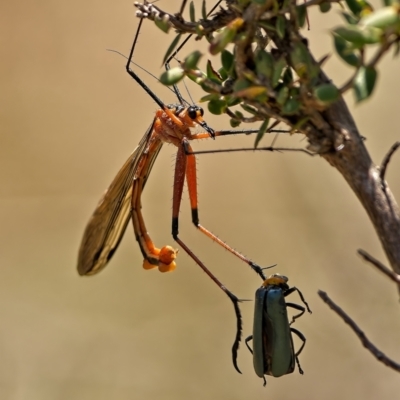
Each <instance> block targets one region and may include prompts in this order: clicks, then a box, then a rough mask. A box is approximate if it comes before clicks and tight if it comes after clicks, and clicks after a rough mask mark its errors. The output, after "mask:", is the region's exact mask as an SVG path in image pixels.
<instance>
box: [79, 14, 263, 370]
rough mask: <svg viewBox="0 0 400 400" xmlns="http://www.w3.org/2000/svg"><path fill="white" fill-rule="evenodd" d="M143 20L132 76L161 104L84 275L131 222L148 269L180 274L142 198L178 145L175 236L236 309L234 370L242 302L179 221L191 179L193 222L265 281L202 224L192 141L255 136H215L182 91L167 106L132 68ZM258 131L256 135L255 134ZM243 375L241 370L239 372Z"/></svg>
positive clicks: (100, 213) (92, 240)
mask: <svg viewBox="0 0 400 400" xmlns="http://www.w3.org/2000/svg"><path fill="white" fill-rule="evenodd" d="M142 21H143V20H142V19H141V20H140V23H139V27H138V29H137V32H136V35H135V38H134V41H133V45H132V48H131V51H130V55H129V57H128V62H127V65H126V69H127V72H128V73H129V75H130V76H131V77H132V78H133V79H135V80H136V82H138V83H139V85H140V86H141V87H142V88H143V89H144V90H145V91H146V92H147V93H148V94H149V95H150V96H151V97H152V99H153V100H154V101H155V102H156V103H157V104H158V105H159V107H160V109H159V110H158V111H157V112H156V115H155V117H154V120H153V122H152V124H151V125H150V127H149V129H148V130H147V132H146V133H145V134H144V136H143V138H142V139H141V141H140V143H139V145H138V146H137V147H136V149H135V150H134V151H133V153H132V154H131V155H130V156H129V158H128V160H127V161H126V162H125V164H124V165H123V166H122V168H121V169H120V171H119V172H118V174H117V176H116V177H115V178H114V180H113V181H112V183H111V185H110V187H109V188H108V189H107V191H106V192H105V193H104V195H103V197H102V198H101V199H100V202H99V204H98V205H97V207H96V209H95V211H94V213H93V215H92V217H91V219H90V221H89V223H88V225H87V226H86V229H85V232H84V235H83V238H82V242H81V246H80V249H79V257H78V272H79V274H80V275H93V274H95V273H97V272H99V271H100V270H101V269H103V268H104V267H105V266H106V264H107V262H108V261H109V260H110V259H111V257H112V255H113V254H114V252H115V251H116V249H117V247H118V244H119V242H120V241H121V239H122V236H123V234H124V232H125V229H126V227H127V224H128V222H129V220H130V219H132V222H133V228H134V231H135V236H136V240H137V241H138V243H139V247H140V249H141V252H142V254H143V257H144V262H143V267H144V268H145V269H151V268H158V269H159V270H160V271H161V272H167V271H172V270H174V269H175V267H176V264H175V259H176V255H177V250H176V249H174V248H172V247H171V246H164V247H162V248H161V249H160V248H157V247H156V246H155V245H154V243H153V241H152V240H151V238H150V236H149V234H148V232H147V230H146V226H145V222H144V219H143V215H142V211H141V194H142V191H143V189H144V186H145V184H146V182H147V179H148V177H149V174H150V172H151V169H152V167H153V164H154V162H155V160H156V158H157V155H158V153H159V151H160V150H161V147H162V145H163V143H172V144H174V145H175V146H177V148H178V151H177V157H176V165H175V177H174V185H173V207H172V236H173V238H174V240H175V241H176V242H177V243H178V244H179V245H180V247H182V248H183V249H184V250H185V252H186V253H187V254H188V255H189V256H190V257H191V258H192V259H193V260H194V261H195V262H196V264H197V265H199V266H200V268H202V270H203V271H204V272H205V273H206V274H207V275H208V276H209V277H210V278H211V279H212V280H213V281H214V282H215V283H216V284H217V285H218V286H219V287H220V289H222V290H223V291H224V292H225V294H226V295H228V297H229V298H230V300H231V301H232V303H233V305H234V309H235V314H236V318H237V332H236V337H235V341H234V344H233V347H232V354H233V360H234V366H235V368H236V369H237V370H238V371H239V369H238V367H237V365H236V361H235V360H236V355H237V349H238V347H239V342H240V338H241V330H242V323H241V314H240V309H239V302H240V300H239V299H238V298H237V297H236V296H235V295H234V294H233V293H232V292H230V291H229V290H228V289H227V288H226V287H225V286H224V285H223V284H222V283H221V282H220V281H219V280H218V279H217V278H216V277H215V276H214V275H213V274H212V273H211V271H209V269H208V268H207V267H206V266H205V265H204V264H203V262H202V261H201V260H200V259H199V258H198V257H197V256H196V255H195V254H194V253H193V252H192V250H191V249H190V248H189V247H188V246H187V245H186V244H185V243H184V242H183V241H182V240H181V239H180V237H179V236H178V234H179V229H178V216H179V209H180V204H181V198H182V190H183V186H184V181H185V178H186V182H187V186H188V192H189V197H190V206H191V210H192V221H193V223H194V225H195V226H196V228H197V229H199V230H200V231H201V232H203V233H204V234H206V235H207V236H208V237H210V238H211V239H212V240H213V241H214V242H216V243H218V244H219V245H221V246H223V247H224V248H225V249H227V250H228V251H229V252H231V253H232V254H234V255H235V256H237V257H239V258H240V259H241V260H243V261H244V262H246V263H247V264H248V265H249V266H250V267H251V268H252V269H253V270H254V271H255V272H256V273H258V274H259V275H260V276H261V277H262V278H265V277H264V274H263V271H262V268H261V267H259V266H258V265H256V264H255V263H253V262H252V261H250V260H249V259H248V258H246V257H244V256H243V255H242V254H240V253H239V252H237V251H236V250H234V249H233V248H231V247H230V246H228V245H227V244H226V243H225V242H223V241H222V240H220V239H219V238H218V237H216V236H215V235H214V234H212V233H211V232H210V231H209V230H207V229H206V228H205V227H203V226H202V225H200V222H199V217H198V208H197V178H196V159H195V155H194V154H192V153H193V152H192V148H191V146H190V143H189V141H191V140H197V139H204V138H209V137H212V138H214V137H216V136H223V135H229V134H232V133H249V131H247V132H245V131H242V132H234V131H230V130H229V131H219V132H215V131H214V130H213V129H212V128H210V127H209V126H208V125H207V123H206V122H205V121H204V120H203V110H202V109H201V108H200V107H198V106H195V105H190V104H188V103H187V102H185V101H184V100H183V98H182V96H181V95H180V93H179V91H178V89H177V88H176V87H174V92H175V93H176V95H177V97H178V100H179V104H170V105H165V104H164V103H163V102H162V101H161V100H160V99H159V98H158V97H157V96H156V95H155V94H154V93H153V92H152V91H151V90H150V89H149V88H148V87H147V86H146V84H145V83H144V82H143V81H142V80H141V79H140V78H139V77H138V76H137V75H136V73H135V72H134V71H132V70H131V69H130V65H131V60H132V56H133V51H134V48H135V45H136V42H137V38H138V34H139V30H140V27H141V24H142ZM195 126H200V127H201V128H202V129H203V130H204V132H201V133H192V132H191V131H190V129H191V128H193V127H195ZM251 132H254V131H251ZM239 372H240V371H239Z"/></svg>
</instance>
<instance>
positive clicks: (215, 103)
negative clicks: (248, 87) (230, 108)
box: [208, 99, 226, 115]
mask: <svg viewBox="0 0 400 400" xmlns="http://www.w3.org/2000/svg"><path fill="white" fill-rule="evenodd" d="M225 109H226V103H225V101H224V100H219V99H215V100H211V101H209V103H208V111H210V113H211V114H214V115H221V114H223V113H224V112H225Z"/></svg>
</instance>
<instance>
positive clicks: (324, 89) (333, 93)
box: [314, 83, 340, 105]
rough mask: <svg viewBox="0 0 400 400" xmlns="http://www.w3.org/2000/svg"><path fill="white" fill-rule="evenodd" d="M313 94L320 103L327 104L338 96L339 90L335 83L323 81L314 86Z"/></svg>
mask: <svg viewBox="0 0 400 400" xmlns="http://www.w3.org/2000/svg"><path fill="white" fill-rule="evenodd" d="M314 96H315V98H316V99H317V100H318V102H319V103H320V104H321V105H329V104H331V103H333V102H334V101H336V100H337V99H338V98H339V96H340V92H339V90H338V88H337V87H336V86H335V85H332V84H331V83H325V84H322V85H319V86H317V87H315V88H314Z"/></svg>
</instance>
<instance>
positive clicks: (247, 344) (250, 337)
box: [244, 335, 253, 354]
mask: <svg viewBox="0 0 400 400" xmlns="http://www.w3.org/2000/svg"><path fill="white" fill-rule="evenodd" d="M250 340H253V335H250V336H248V337H247V338H246V339H245V340H244V343H245V344H246V346H247V348H248V349H249V351H250V353H251V354H253V350H252V348H251V347H250V346H249V342H250Z"/></svg>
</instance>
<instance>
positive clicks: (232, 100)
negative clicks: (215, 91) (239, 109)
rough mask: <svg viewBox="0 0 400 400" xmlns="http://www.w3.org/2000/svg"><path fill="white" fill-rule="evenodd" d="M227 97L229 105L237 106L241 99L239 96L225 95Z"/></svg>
mask: <svg viewBox="0 0 400 400" xmlns="http://www.w3.org/2000/svg"><path fill="white" fill-rule="evenodd" d="M225 98H226V104H227V105H228V107H234V106H237V105H238V104H239V103H240V102H241V100H240V99H238V98H237V97H234V96H225Z"/></svg>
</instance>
